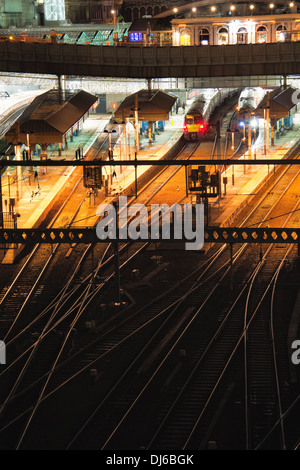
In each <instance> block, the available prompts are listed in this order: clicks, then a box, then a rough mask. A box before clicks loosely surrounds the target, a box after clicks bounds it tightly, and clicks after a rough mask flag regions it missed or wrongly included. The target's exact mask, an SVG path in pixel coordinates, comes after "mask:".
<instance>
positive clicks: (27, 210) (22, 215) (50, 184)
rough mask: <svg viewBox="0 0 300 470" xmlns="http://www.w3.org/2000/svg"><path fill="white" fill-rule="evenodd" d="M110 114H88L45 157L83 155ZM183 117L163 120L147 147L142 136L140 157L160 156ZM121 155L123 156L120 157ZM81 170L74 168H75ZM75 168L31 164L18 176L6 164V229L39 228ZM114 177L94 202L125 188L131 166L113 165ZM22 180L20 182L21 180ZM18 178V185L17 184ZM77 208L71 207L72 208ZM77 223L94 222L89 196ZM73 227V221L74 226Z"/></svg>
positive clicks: (9, 256)
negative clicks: (10, 216)
mask: <svg viewBox="0 0 300 470" xmlns="http://www.w3.org/2000/svg"><path fill="white" fill-rule="evenodd" d="M109 118H110V116H109V115H99V114H90V116H89V117H88V118H87V119H86V120H85V121H84V123H83V127H82V129H81V130H80V131H79V133H78V135H75V136H73V137H72V140H70V139H69V140H68V145H67V148H61V149H60V148H59V146H58V144H54V145H52V146H49V147H48V149H47V155H48V158H50V159H52V160H72V159H73V160H75V159H76V150H77V149H78V148H81V149H82V154H83V156H85V155H86V154H87V153H88V151H89V149H90V148H91V146H92V145H93V143H94V142H95V140H96V139H97V138H98V137H99V134H101V133H103V135H105V134H104V129H105V127H106V125H107V124H108V122H109ZM182 122H183V116H181V115H179V116H174V117H172V119H170V121H169V122H167V123H166V126H165V130H164V131H163V132H161V133H160V134H159V135H156V136H155V140H153V142H152V143H151V145H150V146H149V142H148V140H147V139H146V138H143V137H141V138H140V143H141V146H142V148H141V150H140V151H139V153H138V155H139V157H140V158H143V159H144V158H149V159H151V158H153V159H158V158H161V156H163V155H164V154H165V152H167V151H168V150H169V149H170V148H171V147H172V146H173V145H174V143H175V142H176V141H177V140H178V139H179V137H180V135H181V132H182ZM131 140H132V142H131V146H132V147H131V151H130V152H131V156H132V158H134V147H133V145H134V142H133V140H134V137H133V136H132V137H131ZM114 157H115V158H116V159H119V158H120V146H119V145H118V144H116V145H115V147H114ZM121 158H122V156H121ZM34 160H38V161H39V156H38V155H34V157H33V165H34ZM146 169H147V168H146V167H138V172H137V175H138V177H139V176H141V174H142V173H143V172H144V171H146ZM78 170H80V171H82V169H79V168H77V171H78ZM75 171H76V167H47V168H46V167H45V168H43V167H34V166H33V167H31V169H30V168H27V167H26V169H22V174H21V177H20V176H17V169H16V167H8V168H7V169H6V170H5V172H4V173H3V175H2V200H3V211H4V212H8V204H9V203H8V201H9V199H10V198H13V199H15V206H14V212H15V213H16V214H17V217H16V218H15V224H16V225H15V226H13V225H11V223H10V224H9V223H8V224H6V228H13V227H15V228H35V227H38V226H39V225H40V224H41V223H42V221H43V220H44V219H45V217H46V215H47V214H48V212H49V211H50V210H51V208H52V207H53V205H54V204H55V202H56V201H57V199H58V198H59V196H60V195H61V193H62V191H63V190H64V188H65V187H66V185H67V184H70V181H71V184H72V177H73V175H74V173H75ZM109 171H110V167H104V169H103V172H104V174H105V173H106V174H107V175H108V176H109ZM115 171H116V177H115V178H113V182H112V184H110V185H109V188H108V189H109V193H108V196H105V194H104V189H102V190H101V191H100V198H97V204H99V203H105V201H106V202H111V199H112V197H114V196H115V195H116V194H118V193H120V192H121V191H123V189H125V188H126V187H128V186H129V185H130V184H132V182H133V181H134V179H135V172H134V169H133V167H126V168H125V167H122V169H120V168H119V167H116V168H115ZM20 180H21V181H20ZM17 181H19V184H17ZM75 210H76V207H74V211H75ZM77 219H78V220H79V224H78V225H79V226H82V225H85V226H93V225H94V224H95V223H96V221H97V218H96V206H95V204H92V203H91V199H88V198H87V200H86V201H85V202H84V203H83V204H82V206H81V209H80V212H79V213H78V214H77ZM74 226H76V223H75V225H74ZM16 255H17V252H16V249H15V248H14V249H13V248H10V249H8V250H6V253H5V255H4V257H3V259H2V263H3V264H6V263H9V264H10V263H12V262H13V260H14V259H15V257H16Z"/></svg>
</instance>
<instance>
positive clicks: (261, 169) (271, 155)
mask: <svg viewBox="0 0 300 470" xmlns="http://www.w3.org/2000/svg"><path fill="white" fill-rule="evenodd" d="M261 126H263V125H262V122H261ZM299 130H300V114H296V115H295V116H294V125H293V127H292V128H291V129H289V130H287V131H286V133H285V134H281V135H279V136H278V137H275V141H274V146H271V145H270V148H269V150H267V152H266V154H264V135H263V128H262V129H260V134H259V137H258V139H257V141H256V144H255V146H253V147H252V152H251V155H249V154H248V153H246V155H245V158H246V159H250V158H251V159H254V158H255V159H256V160H260V159H261V160H263V159H278V160H279V159H282V158H284V157H285V155H286V154H287V152H288V151H289V150H290V148H291V147H293V145H295V144H296V142H298V141H299V135H300V134H299ZM240 158H241V159H243V158H244V156H242V157H240ZM273 168H274V167H272V168H270V167H269V168H268V166H267V165H259V166H257V165H253V166H246V167H245V168H244V165H235V166H234V167H233V166H231V167H229V168H226V171H223V173H222V180H223V177H227V181H228V183H227V185H226V190H225V187H224V185H223V183H222V184H221V187H222V195H221V198H219V200H218V201H217V202H215V203H213V204H212V205H211V222H210V225H216V226H224V227H229V226H230V225H234V223H233V221H234V218H235V215H236V214H237V211H240V210H241V208H242V207H243V205H245V204H246V203H247V202H248V201H247V199H248V198H249V196H250V195H251V196H254V195H255V194H256V193H257V191H258V190H259V188H260V186H261V185H262V184H263V182H264V180H265V178H266V177H267V176H268V175H269V173H270V172H271V171H273ZM232 175H233V178H232ZM233 183H234V184H233Z"/></svg>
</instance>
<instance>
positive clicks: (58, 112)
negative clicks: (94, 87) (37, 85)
mask: <svg viewBox="0 0 300 470" xmlns="http://www.w3.org/2000/svg"><path fill="white" fill-rule="evenodd" d="M97 99H98V98H97V97H96V96H94V95H91V94H90V93H87V92H86V91H79V92H77V93H74V92H73V93H71V92H63V93H61V94H60V92H59V90H50V91H47V92H46V93H43V94H41V95H39V96H37V97H36V98H35V99H34V100H33V101H32V102H31V103H30V105H29V106H28V107H27V108H26V109H25V111H24V112H23V114H21V116H20V117H19V119H18V120H17V122H16V123H15V124H14V125H13V126H12V127H11V128H10V129H9V131H8V132H7V133H6V139H7V142H11V143H12V144H14V145H17V144H20V143H22V144H26V143H27V142H28V136H29V137H30V143H31V144H32V145H34V144H40V145H42V144H49V143H55V142H62V141H63V137H64V136H65V135H66V134H67V133H68V132H69V133H71V130H72V128H73V126H75V124H76V123H77V122H79V121H80V119H81V118H83V116H84V115H85V114H86V113H87V112H88V111H89V109H90V107H91V106H92V105H93V104H94V103H95V102H96V101H97ZM74 130H75V129H74Z"/></svg>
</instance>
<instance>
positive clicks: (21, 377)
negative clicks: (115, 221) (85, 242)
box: [1, 169, 178, 413]
mask: <svg viewBox="0 0 300 470" xmlns="http://www.w3.org/2000/svg"><path fill="white" fill-rule="evenodd" d="M168 170H169V169H167V171H166V170H165V171H162V172H161V173H167V174H164V177H163V180H162V181H160V182H159V184H158V186H157V188H156V190H153V184H152V185H151V191H150V192H149V188H148V192H149V194H151V197H153V194H155V193H156V192H157V191H159V190H160V188H161V187H162V186H163V185H165V184H166V182H167V181H168V180H169V179H170V178H171V177H172V175H174V174H175V173H176V172H177V171H178V169H175V170H174V169H172V172H171V174H168ZM159 177H160V175H159V176H158V179H159ZM156 179H157V177H156ZM147 187H149V185H148V186H147ZM143 193H146V194H143ZM141 194H143V197H144V198H143V202H145V200H146V199H147V197H148V199H149V195H148V196H147V188H146V189H145V190H143V191H141ZM145 198H146V199H145ZM86 251H87V250H86ZM101 251H102V255H103V247H102V246H101ZM107 251H108V249H107V248H106V249H105V252H104V255H105V254H106V252H107ZM139 251H140V249H139V248H137V249H136V250H135V255H136V254H138V253H139ZM104 255H103V256H104ZM102 264H103V257H102V260H101V262H100V263H99V266H101V265H102ZM25 268H27V267H25ZM97 270H99V267H98V268H97V269H96V274H97ZM20 275H21V274H20ZM18 277H20V276H18ZM91 277H92V276H91V275H89V276H87V280H88V285H87V287H86V289H85V290H84V292H83V293H82V294H81V297H80V298H79V301H78V300H77V301H78V302H79V304H78V305H79V313H78V312H77V314H75V316H74V318H73V320H72V321H71V326H68V327H67V333H66V336H65V339H64V342H63V345H62V347H61V351H62V350H63V349H64V347H65V344H66V342H67V341H68V338H69V336H70V335H71V333H72V330H73V326H74V325H75V324H76V323H77V321H78V319H79V318H80V315H81V312H82V311H83V310H84V308H83V305H84V302H86V301H87V299H89V294H90V288H91V283H90V279H91ZM111 277H112V275H109V276H108V280H109V279H110V278H111ZM38 282H39V280H37V283H38ZM35 287H36V285H35V286H34V288H35ZM68 287H69V286H68ZM32 290H33V289H31V291H32ZM73 290H74V289H73ZM75 290H76V289H75ZM25 291H26V292H27V291H28V288H27V289H25ZM10 292H11V289H10ZM93 295H95V293H94V294H93ZM66 296H67V294H66V289H63V297H61V298H60V302H62V301H63V304H64V303H65V299H66ZM70 298H71V297H69V299H70ZM69 299H67V300H68V301H69ZM58 302H59V301H56V303H53V307H54V310H53V313H52V314H51V316H50V319H49V320H48V321H47V322H46V324H45V325H44V326H42V327H41V326H40V325H39V324H38V322H37V321H36V322H35V325H34V326H35V328H37V329H38V330H39V331H40V330H41V333H40V336H39V337H38V339H37V340H36V341H35V343H34V344H33V345H32V346H31V347H29V348H28V350H27V351H26V352H23V353H22V354H21V355H20V356H19V358H20V359H23V357H24V356H25V353H28V352H29V358H28V359H27V361H26V363H25V366H24V367H23V368H22V369H21V372H20V375H19V377H18V378H17V379H16V380H15V382H14V385H13V387H12V388H11V390H10V392H9V393H8V395H7V397H6V399H5V401H4V402H3V404H2V406H1V412H2V413H3V412H4V410H5V409H6V408H7V405H8V403H9V402H10V401H11V400H12V399H13V397H14V396H15V395H16V392H17V389H18V387H19V385H20V382H23V383H24V384H25V388H26V387H29V388H30V386H31V384H32V381H33V382H34V379H35V378H36V377H41V376H42V375H43V374H42V373H41V364H39V367H38V371H37V372H36V374H32V368H30V364H31V362H32V359H33V357H34V355H35V354H36V350H37V348H39V349H40V350H41V351H42V353H41V354H42V357H45V359H43V362H44V363H45V364H44V367H45V370H48V369H49V367H50V363H49V359H48V357H49V354H47V353H46V352H45V351H43V349H44V348H43V346H42V347H41V344H40V343H41V340H43V339H44V338H45V337H46V336H47V339H49V337H51V340H50V343H51V341H52V346H50V348H49V345H48V346H47V351H48V349H51V348H53V349H55V343H57V337H56V338H55V335H53V334H52V335H51V334H49V332H50V330H53V329H55V327H56V326H57V323H58V324H60V323H61V322H63V320H64V319H65V318H66V316H67V315H66V314H64V315H63V316H62V318H60V320H59V321H58V322H57V323H56V322H55V319H56V317H57V313H58V311H59V308H58ZM49 310H50V308H49V307H47V308H46V309H45V310H44V311H43V312H42V314H41V315H40V316H39V318H38V319H40V317H42V316H44V315H45V313H47V314H49ZM71 310H72V309H71ZM18 318H19V316H18V317H17V318H16V319H15V321H13V323H12V325H11V326H10V330H9V333H10V331H11V329H12V328H13V327H14V325H15V323H16V321H17V320H18ZM53 325H54V327H53ZM32 326H33V322H32V323H30V328H32ZM26 329H27V328H25V330H26ZM23 331H24V329H23ZM6 337H8V334H7V335H6ZM16 337H17V338H18V339H19V334H18V333H17V336H16ZM12 342H13V340H12ZM8 346H10V343H8ZM43 352H44V356H43ZM59 357H60V353H59V354H58V356H57V360H58V359H59ZM17 362H18V358H17V359H16V360H15V361H14V363H13V365H16V364H17ZM41 362H42V361H41ZM50 362H52V360H50ZM54 368H55V361H54V366H53V365H52V369H53V370H54ZM28 370H30V373H31V376H32V377H33V379H32V378H31V379H30V380H29V383H28V382H26V380H24V374H25V373H26V372H27V371H28ZM47 383H48V379H46V383H45V385H44V387H43V389H42V392H41V394H43V390H44V388H45V387H46V386H47ZM38 401H39V400H38Z"/></svg>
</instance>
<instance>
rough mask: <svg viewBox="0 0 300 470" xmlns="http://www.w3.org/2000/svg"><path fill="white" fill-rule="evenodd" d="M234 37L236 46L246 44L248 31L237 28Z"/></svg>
mask: <svg viewBox="0 0 300 470" xmlns="http://www.w3.org/2000/svg"><path fill="white" fill-rule="evenodd" d="M236 36H237V43H238V44H248V31H247V29H246V28H239V29H238V32H237V35H236Z"/></svg>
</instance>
